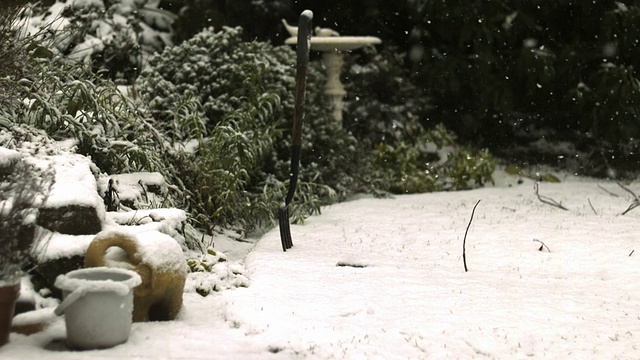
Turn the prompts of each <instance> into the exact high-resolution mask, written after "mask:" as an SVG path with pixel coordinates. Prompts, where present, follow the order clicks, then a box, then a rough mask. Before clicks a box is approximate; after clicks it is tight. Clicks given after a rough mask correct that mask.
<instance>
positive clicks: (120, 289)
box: [54, 267, 142, 296]
mask: <svg viewBox="0 0 640 360" xmlns="http://www.w3.org/2000/svg"><path fill="white" fill-rule="evenodd" d="M105 275H115V276H117V277H118V278H116V279H112V278H111V279H110V278H107V277H106V276H105ZM81 276H82V277H81ZM141 283H142V279H141V278H140V275H138V274H137V273H136V272H135V271H132V270H127V269H120V268H111V267H94V268H87V269H78V270H73V271H70V272H68V273H66V274H62V275H58V277H57V278H56V281H55V284H54V285H55V286H56V287H57V288H59V289H61V290H66V291H74V290H76V289H78V288H82V289H83V290H84V291H87V292H100V291H102V292H105V291H111V292H116V293H117V294H118V295H122V296H124V295H126V294H128V293H129V291H130V290H131V289H132V288H134V287H136V286H138V285H140V284H141Z"/></svg>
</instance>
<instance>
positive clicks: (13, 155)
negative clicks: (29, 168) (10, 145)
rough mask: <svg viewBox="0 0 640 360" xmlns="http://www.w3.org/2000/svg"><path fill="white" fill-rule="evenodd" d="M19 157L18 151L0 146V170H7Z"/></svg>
mask: <svg viewBox="0 0 640 360" xmlns="http://www.w3.org/2000/svg"><path fill="white" fill-rule="evenodd" d="M21 157H22V155H21V154H20V153H19V152H18V151H15V150H11V149H7V148H5V147H2V146H0V169H4V168H8V167H9V166H11V164H13V163H15V162H16V161H18V159H20V158H21Z"/></svg>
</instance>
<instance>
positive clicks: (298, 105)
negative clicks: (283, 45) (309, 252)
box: [278, 10, 313, 251]
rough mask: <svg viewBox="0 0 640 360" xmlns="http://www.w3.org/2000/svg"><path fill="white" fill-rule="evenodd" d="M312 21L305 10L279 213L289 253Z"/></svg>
mask: <svg viewBox="0 0 640 360" xmlns="http://www.w3.org/2000/svg"><path fill="white" fill-rule="evenodd" d="M311 19H313V12H311V11H310V10H305V11H303V12H302V13H301V14H300V19H299V20H298V43H297V47H296V51H297V57H296V90H295V91H296V93H295V107H294V109H293V132H292V134H291V138H292V139H291V140H292V141H291V142H292V147H291V171H290V172H289V190H288V191H287V196H286V198H285V200H284V202H283V203H282V204H281V205H280V209H279V211H278V222H279V225H280V241H281V242H282V250H283V251H287V249H290V248H291V247H292V246H293V240H292V239H291V229H290V227H289V204H290V203H291V200H293V195H294V194H295V192H296V184H297V182H298V170H299V165H300V148H301V143H302V120H303V118H304V93H305V88H306V83H307V67H308V64H309V45H310V42H311Z"/></svg>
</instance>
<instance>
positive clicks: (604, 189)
mask: <svg viewBox="0 0 640 360" xmlns="http://www.w3.org/2000/svg"><path fill="white" fill-rule="evenodd" d="M598 187H599V188H600V190H602V191H604V192H606V193H607V194H609V195H611V196H613V197H620V195H618V194H616V193H614V192H612V191H609V190H607V189H606V188H605V187H604V186H602V185H600V184H598Z"/></svg>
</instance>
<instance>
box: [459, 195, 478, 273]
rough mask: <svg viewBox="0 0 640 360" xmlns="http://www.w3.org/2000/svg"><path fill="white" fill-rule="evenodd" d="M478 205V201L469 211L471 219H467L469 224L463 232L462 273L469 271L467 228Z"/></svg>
mask: <svg viewBox="0 0 640 360" xmlns="http://www.w3.org/2000/svg"><path fill="white" fill-rule="evenodd" d="M478 204H480V200H478V202H476V204H475V205H474V206H473V210H471V219H469V224H468V225H467V230H465V232H464V239H463V240H462V262H463V264H464V272H467V271H469V269H468V268H467V234H468V233H469V228H470V227H471V222H472V221H473V214H474V213H475V212H476V207H478Z"/></svg>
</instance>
